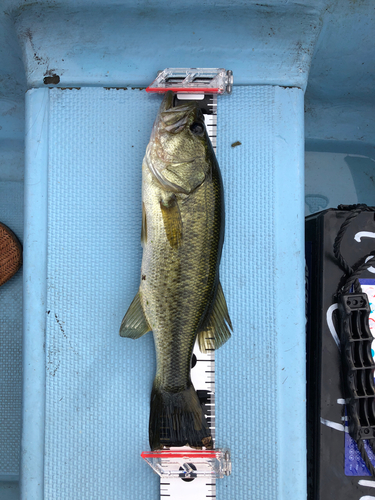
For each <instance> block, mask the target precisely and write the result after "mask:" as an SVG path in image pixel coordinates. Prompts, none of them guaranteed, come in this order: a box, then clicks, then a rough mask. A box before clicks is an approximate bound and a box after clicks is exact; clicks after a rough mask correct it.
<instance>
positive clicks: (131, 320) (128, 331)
mask: <svg viewBox="0 0 375 500" xmlns="http://www.w3.org/2000/svg"><path fill="white" fill-rule="evenodd" d="M150 330H151V327H150V325H149V324H148V321H147V319H146V316H145V313H144V312H143V307H142V303H141V297H140V295H139V292H138V293H137V295H136V296H135V297H134V299H133V302H132V303H131V304H130V306H129V309H128V310H127V313H126V314H125V316H124V319H123V320H122V323H121V326H120V335H121V337H127V338H128V339H139V337H142V335H144V334H145V333H147V332H149V331H150Z"/></svg>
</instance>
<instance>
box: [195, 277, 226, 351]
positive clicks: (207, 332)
mask: <svg viewBox="0 0 375 500" xmlns="http://www.w3.org/2000/svg"><path fill="white" fill-rule="evenodd" d="M231 330H233V328H232V323H231V320H230V317H229V313H228V308H227V303H226V300H225V297H224V292H223V289H222V287H221V283H220V281H219V283H218V286H217V292H216V297H215V299H214V303H213V306H212V308H211V311H210V314H209V315H208V317H207V319H206V321H205V322H204V324H203V327H202V329H201V330H200V331H199V332H198V344H199V349H200V351H201V352H203V353H205V352H207V349H218V348H219V347H221V346H222V345H223V344H225V342H226V341H227V340H228V339H229V337H230V336H231V333H230V331H231Z"/></svg>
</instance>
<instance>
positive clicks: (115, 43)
mask: <svg viewBox="0 0 375 500" xmlns="http://www.w3.org/2000/svg"><path fill="white" fill-rule="evenodd" d="M374 24H375V19H374V9H373V5H372V2H371V1H370V0H364V1H363V2H350V1H346V0H345V1H343V2H337V4H335V5H333V4H331V3H330V2H327V1H324V0H319V1H318V2H316V1H314V2H312V1H308V0H304V1H303V2H294V1H292V2H288V3H285V2H283V1H281V0H275V1H270V2H266V3H263V4H262V5H259V4H257V3H255V2H252V1H251V2H246V3H243V2H241V1H240V0H238V1H237V0H232V1H231V2H216V1H215V2H213V1H211V0H205V1H203V2H202V1H200V2H198V1H197V0H192V1H190V2H189V4H186V3H185V4H182V3H180V2H176V3H175V4H174V6H173V8H169V7H166V6H164V4H162V3H161V2H158V1H156V0H155V1H151V2H146V1H143V0H141V1H139V2H136V3H134V2H131V1H130V0H129V1H127V0H123V1H101V2H100V1H99V0H95V1H94V2H89V3H88V2H86V1H85V0H79V1H77V2H71V1H70V0H61V1H59V2H57V3H52V2H50V1H48V0H42V1H38V2H31V1H28V0H27V1H26V2H21V1H20V0H16V1H11V0H5V2H3V7H2V8H1V12H0V27H1V28H2V29H1V30H0V62H1V64H0V222H3V223H5V224H6V225H8V226H9V227H11V229H12V230H13V231H14V232H15V233H16V234H17V236H18V237H19V239H20V240H21V242H22V243H23V245H24V265H23V268H22V269H21V270H20V271H19V272H18V273H17V275H16V276H15V277H14V278H12V280H11V281H9V282H8V283H6V284H5V285H4V286H2V287H1V289H0V313H1V316H0V317H1V319H0V336H1V340H0V342H1V350H0V498H1V499H4V500H15V499H17V500H18V499H22V500H26V499H27V500H42V499H46V500H53V499H56V500H60V499H61V500H65V499H66V498H70V499H72V500H76V499H77V500H83V499H91V498H94V499H95V500H101V499H103V500H107V499H108V498H111V499H121V500H126V499H128V498H129V499H130V498H132V499H133V498H139V499H143V498H144V497H145V490H146V491H147V496H148V498H155V500H156V499H157V498H158V496H159V490H158V478H157V476H156V475H154V474H153V473H152V471H151V469H150V468H148V467H147V466H146V464H144V463H143V462H142V460H141V459H140V457H139V455H140V453H141V451H143V450H144V449H147V448H148V402H149V393H150V387H151V384H152V378H153V371H154V367H155V360H154V352H153V343H152V338H151V336H150V335H148V336H146V337H144V338H142V339H140V340H138V341H136V342H132V341H128V340H126V339H121V338H120V337H119V336H118V327H119V324H120V322H121V318H122V316H123V314H124V312H125V310H126V308H127V306H128V304H129V303H130V301H131V299H132V297H133V295H134V294H135V291H136V289H137V287H138V279H139V267H140V259H141V246H140V244H139V234H140V229H139V226H140V221H141V210H140V195H141V193H140V180H141V168H140V167H141V161H142V157H143V154H144V151H145V147H146V145H147V142H148V139H149V135H150V131H151V126H152V122H153V119H154V117H155V114H156V111H157V108H158V105H159V101H160V98H159V97H158V96H150V95H147V94H146V92H145V90H144V89H143V87H145V86H146V85H147V84H149V83H150V82H151V81H152V80H153V78H154V77H155V75H156V72H157V70H159V69H163V68H165V67H189V66H196V67H215V66H217V67H225V68H227V69H231V70H233V73H234V79H235V87H234V90H233V94H232V95H230V96H221V97H220V96H219V98H218V137H217V143H218V150H217V157H218V161H219V164H220V167H221V171H222V175H223V180H224V188H225V200H226V240H225V245H224V250H223V259H222V265H221V276H222V283H223V288H224V291H225V295H226V298H227V301H228V307H229V311H230V314H231V318H232V322H233V325H234V333H233V336H232V338H231V339H230V341H229V342H228V343H227V344H226V345H225V346H223V348H221V349H220V350H219V351H218V353H217V358H216V359H217V361H216V391H217V394H216V402H217V408H216V416H217V429H216V440H217V445H218V446H228V447H229V448H230V449H231V452H232V459H233V474H232V476H230V477H228V478H226V479H224V480H220V481H218V487H217V498H219V499H221V500H226V499H228V500H229V499H230V500H233V499H234V498H236V499H240V498H251V499H253V500H257V499H259V500H260V499H262V500H275V499H277V500H287V499H289V498H293V499H296V500H299V499H301V500H302V499H303V498H305V497H306V463H305V454H306V443H305V437H306V436H305V434H306V426H305V403H306V401H305V333H304V325H305V311H304V303H305V283H304V216H305V215H307V214H310V213H314V212H317V211H319V210H321V209H325V208H328V207H334V206H337V205H338V204H339V203H347V204H351V203H357V202H361V203H368V204H371V205H373V204H374V202H373V196H374V189H375V186H374V183H375V181H374V162H375V118H374V117H375V113H374V104H375V102H374V94H373V92H372V89H373V85H374V79H375V78H374V77H375V72H374V68H373V65H372V61H373V57H374V53H373V52H374V51H373V43H372V37H373V33H374V28H375V26H374ZM353 47H355V50H354V49H353ZM58 80H59V81H58ZM53 82H55V83H53ZM125 88H127V90H124V89H125ZM235 141H240V142H241V146H238V147H236V148H232V147H231V144H232V143H233V142H235ZM22 295H23V301H22ZM22 381H23V383H22Z"/></svg>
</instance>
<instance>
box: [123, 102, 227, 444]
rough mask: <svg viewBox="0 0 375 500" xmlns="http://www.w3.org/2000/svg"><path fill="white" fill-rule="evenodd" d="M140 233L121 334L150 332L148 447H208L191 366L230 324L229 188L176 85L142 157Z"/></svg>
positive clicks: (198, 117) (198, 115)
mask: <svg viewBox="0 0 375 500" xmlns="http://www.w3.org/2000/svg"><path fill="white" fill-rule="evenodd" d="M141 240H142V245H143V258H142V268H141V280H140V287H139V291H138V293H137V295H136V296H135V298H134V300H133V302H132V303H131V305H130V307H129V309H128V311H127V313H126V314H125V317H124V319H123V321H122V324H121V328H120V335H121V336H122V337H128V338H133V339H135V338H139V337H141V336H142V335H144V334H145V333H147V332H148V331H150V330H152V332H153V335H154V342H155V350H156V361H157V370H156V376H155V380H154V383H153V388H152V393H151V408H150V423H149V439H150V446H151V449H152V450H156V449H161V448H163V447H170V446H184V445H188V446H191V447H193V448H202V447H206V448H208V449H209V448H212V439H211V433H210V429H209V427H208V424H207V422H206V419H205V416H204V413H203V408H202V405H201V403H200V401H199V398H198V396H197V393H196V391H195V389H194V387H193V384H192V382H191V379H190V367H191V358H192V353H193V347H194V343H195V341H196V338H197V337H198V342H199V347H200V350H201V351H202V352H206V350H207V349H217V348H218V347H220V346H221V345H222V344H223V343H224V342H226V340H228V338H229V337H230V330H231V329H232V325H231V321H230V318H229V314H228V310H227V305H226V301H225V298H224V294H223V290H222V287H221V284H220V281H219V264H220V258H221V251H222V246H223V241H224V197H223V186H222V180H221V175H220V170H219V166H218V164H217V161H216V157H215V154H214V151H213V149H212V145H211V142H210V139H209V137H208V135H207V131H206V128H205V124H204V117H203V114H202V112H201V110H200V109H199V107H198V105H197V103H196V102H190V103H188V104H182V105H179V106H173V93H172V92H168V93H167V94H166V95H165V97H164V100H163V102H162V104H161V106H160V109H159V112H158V115H157V117H156V120H155V123H154V126H153V129H152V133H151V139H150V142H149V144H148V146H147V150H146V155H145V157H144V160H143V164H142V234H141Z"/></svg>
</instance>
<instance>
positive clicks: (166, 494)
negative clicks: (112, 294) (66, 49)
mask: <svg viewBox="0 0 375 500" xmlns="http://www.w3.org/2000/svg"><path fill="white" fill-rule="evenodd" d="M176 99H178V100H190V99H194V100H196V101H198V102H199V104H200V107H201V109H202V111H203V116H204V119H205V124H206V129H207V133H208V136H209V137H210V140H211V143H212V147H213V149H214V152H215V154H216V135H217V134H216V130H217V96H216V95H213V94H208V95H207V94H206V95H196V94H188V95H184V94H182V95H181V94H177V96H176ZM191 381H192V383H193V385H194V387H195V390H196V391H197V394H198V397H199V399H200V401H201V402H202V403H203V404H204V409H205V411H204V413H205V416H206V418H207V423H208V425H209V427H210V429H211V435H212V442H213V447H214V448H215V350H211V351H208V352H207V353H206V354H203V353H202V352H200V350H199V346H198V344H197V343H196V344H195V346H194V350H193V358H192V368H191ZM174 449H176V450H177V449H178V448H174ZM181 449H184V450H186V449H187V447H184V448H181ZM160 498H161V500H163V499H166V498H168V500H191V499H194V500H204V499H207V498H210V499H212V498H216V478H215V477H195V478H189V479H182V478H168V479H167V478H163V477H161V478H160Z"/></svg>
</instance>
